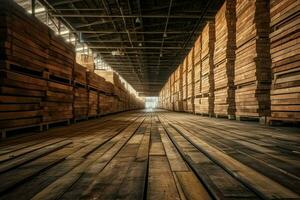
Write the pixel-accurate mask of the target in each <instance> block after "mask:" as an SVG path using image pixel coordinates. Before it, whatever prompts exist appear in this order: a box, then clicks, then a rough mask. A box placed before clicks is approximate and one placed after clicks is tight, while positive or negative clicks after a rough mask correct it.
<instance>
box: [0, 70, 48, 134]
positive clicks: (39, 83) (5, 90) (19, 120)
mask: <svg viewBox="0 0 300 200" xmlns="http://www.w3.org/2000/svg"><path fill="white" fill-rule="evenodd" d="M0 85H1V86H0V129H14V128H17V127H27V126H33V125H39V124H41V122H42V115H43V112H42V107H41V101H42V99H43V98H44V97H45V94H46V90H47V82H46V81H45V80H43V79H40V78H37V77H33V76H29V75H25V74H21V73H16V72H12V71H5V70H1V71H0Z"/></svg>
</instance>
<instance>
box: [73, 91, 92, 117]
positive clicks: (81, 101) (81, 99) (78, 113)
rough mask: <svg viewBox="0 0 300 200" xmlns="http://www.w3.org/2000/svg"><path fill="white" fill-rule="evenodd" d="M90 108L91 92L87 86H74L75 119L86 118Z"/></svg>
mask: <svg viewBox="0 0 300 200" xmlns="http://www.w3.org/2000/svg"><path fill="white" fill-rule="evenodd" d="M88 109H89V93H88V90H87V88H84V87H76V86H74V102H73V112H74V119H75V121H76V120H80V119H86V118H87V116H88Z"/></svg>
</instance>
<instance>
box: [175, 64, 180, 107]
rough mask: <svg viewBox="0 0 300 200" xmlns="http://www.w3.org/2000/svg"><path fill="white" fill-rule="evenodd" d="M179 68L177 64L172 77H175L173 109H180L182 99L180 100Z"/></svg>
mask: <svg viewBox="0 0 300 200" xmlns="http://www.w3.org/2000/svg"><path fill="white" fill-rule="evenodd" d="M180 70H181V67H180V66H178V67H177V69H176V70H175V72H174V79H175V83H174V89H175V92H174V96H175V97H174V110H175V111H182V100H181V96H180V83H181V80H180V77H181V75H180Z"/></svg>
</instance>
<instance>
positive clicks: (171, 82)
mask: <svg viewBox="0 0 300 200" xmlns="http://www.w3.org/2000/svg"><path fill="white" fill-rule="evenodd" d="M170 93H171V96H170V101H171V105H170V109H171V110H172V111H174V110H175V108H174V107H175V100H176V99H175V73H174V72H173V73H172V74H171V76H170Z"/></svg>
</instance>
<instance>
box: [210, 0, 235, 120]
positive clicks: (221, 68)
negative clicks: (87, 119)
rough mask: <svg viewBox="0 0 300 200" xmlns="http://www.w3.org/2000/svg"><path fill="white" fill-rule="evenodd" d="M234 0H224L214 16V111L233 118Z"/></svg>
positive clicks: (217, 114) (218, 114) (219, 114)
mask: <svg viewBox="0 0 300 200" xmlns="http://www.w3.org/2000/svg"><path fill="white" fill-rule="evenodd" d="M235 6H236V3H235V0H226V1H225V3H224V4H223V6H222V7H221V9H220V10H219V11H218V13H217V14H216V17H215V30H216V41H215V52H214V66H215V68H214V89H215V91H214V97H215V98H214V113H215V115H216V116H226V117H227V116H228V117H229V118H233V116H234V114H235V100H234V61H235V48H236V47H235V46H236V45H235V22H236V16H235Z"/></svg>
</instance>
